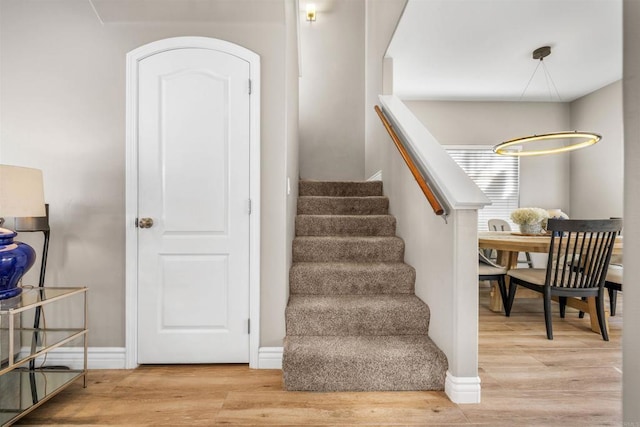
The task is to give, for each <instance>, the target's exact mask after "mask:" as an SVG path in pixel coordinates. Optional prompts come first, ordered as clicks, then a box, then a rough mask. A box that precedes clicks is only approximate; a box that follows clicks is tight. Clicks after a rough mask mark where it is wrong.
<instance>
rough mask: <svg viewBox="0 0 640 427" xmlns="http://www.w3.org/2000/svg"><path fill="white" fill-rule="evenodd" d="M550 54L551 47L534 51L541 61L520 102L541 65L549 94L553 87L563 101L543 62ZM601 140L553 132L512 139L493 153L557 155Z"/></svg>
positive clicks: (586, 134)
mask: <svg viewBox="0 0 640 427" xmlns="http://www.w3.org/2000/svg"><path fill="white" fill-rule="evenodd" d="M550 54H551V47H549V46H543V47H540V48H538V49H536V50H534V51H533V59H536V60H539V62H538V65H537V66H536V68H535V70H533V74H532V75H531V77H530V78H529V81H528V82H527V85H526V86H525V88H524V90H523V91H522V94H521V95H520V100H522V98H523V97H524V94H525V92H526V91H527V89H528V88H529V85H530V84H531V81H532V80H533V78H534V76H535V75H536V72H537V71H538V68H540V65H542V69H543V70H544V75H545V80H546V82H547V89H548V90H549V94H551V86H553V89H554V90H555V93H556V95H557V97H558V99H559V100H560V101H562V99H561V98H560V94H559V93H558V89H557V88H556V85H555V83H554V82H553V79H552V78H551V74H550V73H549V70H547V67H546V65H545V64H544V62H543V59H544V58H545V57H547V56H549V55H550ZM601 138H602V136H600V135H598V134H597V133H593V132H580V131H577V130H576V131H566V132H552V133H545V134H540V135H531V136H525V137H521V138H515V139H510V140H509V141H505V142H502V143H500V144H498V145H496V146H495V147H493V151H494V152H495V153H496V154H500V155H503V156H523V157H524V156H540V155H543V154H557V153H565V152H567V151H573V150H578V149H580V148H585V147H588V146H590V145H593V144H595V143H596V142H598V141H600V139H601ZM514 146H520V147H522V149H521V150H514Z"/></svg>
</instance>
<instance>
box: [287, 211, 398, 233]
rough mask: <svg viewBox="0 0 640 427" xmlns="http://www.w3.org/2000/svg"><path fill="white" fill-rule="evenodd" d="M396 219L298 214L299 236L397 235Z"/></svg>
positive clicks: (370, 216) (387, 216)
mask: <svg viewBox="0 0 640 427" xmlns="http://www.w3.org/2000/svg"><path fill="white" fill-rule="evenodd" d="M395 234H396V219H395V218H394V217H392V216H390V215H386V216H373V215H362V216H353V215H351V216H340V215H298V216H297V217H296V235H298V236H395Z"/></svg>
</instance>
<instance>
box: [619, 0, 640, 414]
mask: <svg viewBox="0 0 640 427" xmlns="http://www.w3.org/2000/svg"><path fill="white" fill-rule="evenodd" d="M623 9H624V14H623V16H624V70H623V75H624V79H623V94H624V96H623V98H624V140H625V142H624V219H625V222H624V258H625V259H628V260H631V262H626V263H625V266H624V281H625V283H627V284H630V285H631V286H625V288H624V314H623V316H624V324H625V328H624V331H623V337H622V348H623V354H622V372H623V376H622V399H623V403H622V407H623V412H624V415H623V416H624V422H625V426H639V425H640V405H638V402H640V334H638V329H637V327H638V325H640V287H639V286H634V285H636V284H637V283H640V264H639V263H637V262H635V261H636V260H638V259H640V215H639V213H640V197H638V195H639V194H640V191H639V189H640V168H638V165H639V164H640V2H638V1H636V0H624V3H623Z"/></svg>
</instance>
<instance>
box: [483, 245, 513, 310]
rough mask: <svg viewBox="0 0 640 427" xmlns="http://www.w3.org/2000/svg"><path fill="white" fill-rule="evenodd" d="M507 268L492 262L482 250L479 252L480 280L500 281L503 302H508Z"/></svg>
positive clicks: (499, 286) (504, 303) (499, 287)
mask: <svg viewBox="0 0 640 427" xmlns="http://www.w3.org/2000/svg"><path fill="white" fill-rule="evenodd" d="M506 275H507V269H506V268H505V267H503V266H501V265H498V264H496V263H494V262H492V261H491V260H490V259H489V258H487V257H486V256H485V255H484V254H483V253H482V252H478V280H488V281H496V282H498V289H500V296H501V297H502V304H503V305H504V306H505V307H506V304H507V285H506V280H505V278H506Z"/></svg>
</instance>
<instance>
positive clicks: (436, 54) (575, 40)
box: [387, 0, 622, 102]
mask: <svg viewBox="0 0 640 427" xmlns="http://www.w3.org/2000/svg"><path fill="white" fill-rule="evenodd" d="M541 46H550V47H551V55H550V56H548V57H547V58H545V59H544V64H545V65H546V68H547V70H548V71H549V73H550V75H551V78H552V81H553V83H554V84H555V87H556V88H557V91H558V93H559V95H560V99H558V96H557V95H556V91H555V89H553V86H552V85H551V84H547V80H546V79H545V74H544V72H543V68H542V67H540V68H539V69H538V71H537V72H536V74H535V76H534V78H533V79H532V80H531V83H530V85H529V87H528V88H527V90H526V92H525V93H524V96H522V93H523V91H524V89H525V87H527V82H528V81H529V79H530V78H531V77H532V75H533V72H534V70H535V68H536V66H537V65H538V62H539V61H537V60H534V59H532V52H533V50H535V49H536V48H538V47H541ZM387 56H390V57H392V58H393V64H394V76H393V77H394V82H393V83H394V92H395V93H396V94H397V95H398V96H399V97H401V98H403V99H426V100H460V101H514V100H515V101H518V100H522V101H553V102H557V101H564V102H568V101H573V100H575V99H577V98H579V97H581V96H584V95H586V94H588V93H591V92H593V91H594V90H597V89H599V88H601V87H603V86H606V85H608V84H609V83H613V82H615V81H617V80H619V79H621V78H622V0H409V1H408V3H407V6H406V9H405V11H404V14H403V16H402V18H401V20H400V23H399V24H398V28H397V30H396V33H395V35H394V38H393V40H392V42H391V44H390V45H389V49H388V51H387Z"/></svg>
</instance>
